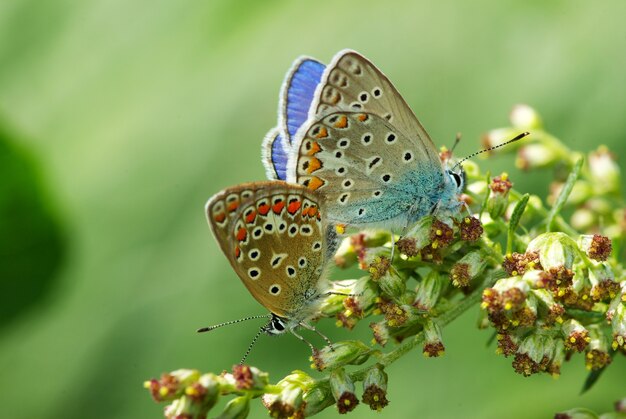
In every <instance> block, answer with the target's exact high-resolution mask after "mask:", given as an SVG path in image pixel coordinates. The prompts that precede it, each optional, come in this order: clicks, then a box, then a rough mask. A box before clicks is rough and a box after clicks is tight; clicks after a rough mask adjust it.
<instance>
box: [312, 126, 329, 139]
mask: <svg viewBox="0 0 626 419" xmlns="http://www.w3.org/2000/svg"><path fill="white" fill-rule="evenodd" d="M326 137H328V130H327V129H326V127H321V128H320V132H318V133H317V135H316V136H315V138H326Z"/></svg>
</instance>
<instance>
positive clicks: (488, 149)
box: [451, 132, 530, 170]
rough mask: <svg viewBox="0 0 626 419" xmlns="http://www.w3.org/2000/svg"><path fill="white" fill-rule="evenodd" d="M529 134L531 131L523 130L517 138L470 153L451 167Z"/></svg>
mask: <svg viewBox="0 0 626 419" xmlns="http://www.w3.org/2000/svg"><path fill="white" fill-rule="evenodd" d="M528 135H530V132H522V133H521V134H519V135H518V136H516V137H515V138H513V139H511V140H509V141H505V142H503V143H502V144H498V145H494V146H493V147H489V148H486V149H484V150H480V151H477V152H475V153H472V154H470V155H469V156H467V157H464V158H463V159H461V160H459V162H458V163H457V164H455V165H454V166H453V167H452V169H451V170H454V169H455V168H456V167H458V166H460V165H461V163H463V162H464V161H466V160H469V159H471V158H472V157H476V156H478V155H479V154H482V153H486V152H488V151H492V150H495V149H496V148H500V147H504V146H505V145H507V144H511V143H514V142H515V141H519V140H521V139H522V138H524V137H526V136H528Z"/></svg>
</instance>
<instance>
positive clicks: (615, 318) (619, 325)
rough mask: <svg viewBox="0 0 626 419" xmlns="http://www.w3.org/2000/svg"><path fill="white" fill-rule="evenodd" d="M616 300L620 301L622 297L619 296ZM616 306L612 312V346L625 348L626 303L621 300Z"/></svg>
mask: <svg viewBox="0 0 626 419" xmlns="http://www.w3.org/2000/svg"><path fill="white" fill-rule="evenodd" d="M615 300H618V301H619V300H621V298H620V297H617V298H616V299H615ZM611 306H613V304H611ZM614 307H615V308H614V309H613V310H612V313H611V328H612V330H613V343H612V344H611V347H612V348H613V350H617V349H618V348H622V349H624V348H625V347H626V305H625V304H624V303H623V302H622V301H619V302H618V304H616V305H615V306H614Z"/></svg>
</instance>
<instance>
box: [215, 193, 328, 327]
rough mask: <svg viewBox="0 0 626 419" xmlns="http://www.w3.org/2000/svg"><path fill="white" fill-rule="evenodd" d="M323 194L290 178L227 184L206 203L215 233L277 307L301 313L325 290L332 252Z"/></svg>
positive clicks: (255, 288)
mask: <svg viewBox="0 0 626 419" xmlns="http://www.w3.org/2000/svg"><path fill="white" fill-rule="evenodd" d="M320 204H321V203H320V202H319V199H318V197H317V195H316V194H315V193H314V192H312V191H310V190H308V189H306V188H303V187H301V186H298V185H289V184H287V183H284V182H279V181H276V182H257V183H248V184H243V185H238V186H234V187H231V188H227V189H225V190H223V191H221V192H219V193H218V194H216V195H215V196H213V197H212V198H211V199H210V200H209V202H208V203H207V206H206V213H207V218H208V221H209V225H210V226H211V230H212V231H213V234H214V236H215V238H216V240H217V242H218V244H219V246H220V248H221V249H222V251H223V252H224V254H225V255H226V257H227V258H228V260H229V262H230V264H231V265H232V267H233V269H234V270H235V272H236V273H237V275H238V276H239V278H240V279H241V281H242V282H243V283H244V285H245V286H246V287H247V288H248V291H250V293H251V294H252V296H253V297H254V298H255V299H256V300H257V301H258V302H259V303H261V304H262V305H263V306H264V307H266V308H267V309H269V310H270V311H271V312H272V313H274V314H276V315H278V316H280V317H285V318H291V317H294V316H296V315H297V312H298V311H299V310H302V309H303V308H305V307H306V304H307V303H308V302H309V301H310V299H311V297H313V296H317V295H319V292H321V290H320V288H321V287H323V284H322V281H321V279H322V273H323V270H324V267H325V265H326V262H327V260H328V258H329V252H328V249H329V248H330V247H332V246H330V244H329V243H328V239H327V231H330V230H331V229H329V228H327V227H326V225H325V223H323V222H322V215H321V211H323V209H322V208H320Z"/></svg>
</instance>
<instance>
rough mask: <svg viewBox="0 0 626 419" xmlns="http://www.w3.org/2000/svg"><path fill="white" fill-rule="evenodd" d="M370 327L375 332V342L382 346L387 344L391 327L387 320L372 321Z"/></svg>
mask: <svg viewBox="0 0 626 419" xmlns="http://www.w3.org/2000/svg"><path fill="white" fill-rule="evenodd" d="M370 329H372V333H373V334H374V342H373V343H378V344H379V345H380V346H385V345H386V344H387V341H388V340H389V328H388V327H387V321H386V320H383V321H380V322H378V323H374V322H372V323H370Z"/></svg>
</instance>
